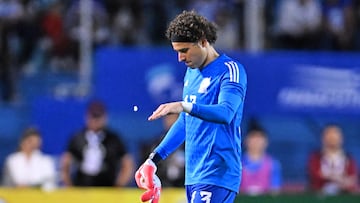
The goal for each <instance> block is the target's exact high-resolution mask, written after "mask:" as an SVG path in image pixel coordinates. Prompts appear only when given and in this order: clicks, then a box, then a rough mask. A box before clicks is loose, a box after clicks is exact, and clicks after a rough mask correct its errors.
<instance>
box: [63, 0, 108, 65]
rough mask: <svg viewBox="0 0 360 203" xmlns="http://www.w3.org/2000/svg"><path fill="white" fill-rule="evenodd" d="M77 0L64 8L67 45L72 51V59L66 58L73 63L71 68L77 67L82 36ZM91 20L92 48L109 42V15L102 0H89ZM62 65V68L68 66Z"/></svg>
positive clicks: (78, 2)
mask: <svg viewBox="0 0 360 203" xmlns="http://www.w3.org/2000/svg"><path fill="white" fill-rule="evenodd" d="M80 2H81V1H79V0H75V1H73V2H72V4H71V5H70V6H69V8H67V9H66V10H65V12H66V13H65V15H64V28H65V32H66V33H67V35H68V37H69V46H70V49H69V50H71V51H72V52H71V54H72V58H71V59H72V60H73V61H71V60H68V62H69V64H72V65H73V68H77V67H78V66H77V64H78V62H79V58H80V53H79V50H80V48H79V47H80V39H81V38H82V37H83V35H82V33H81V32H82V31H81V26H82V25H81V24H80V23H81V22H80V21H81V20H80V19H81V13H80V12H81V9H80ZM90 3H91V9H92V11H91V20H92V33H91V37H90V38H91V39H90V40H92V44H93V47H94V48H97V47H99V46H101V45H106V44H108V43H109V42H110V25H109V15H108V12H107V10H106V9H105V6H104V4H103V2H102V1H97V0H91V1H90ZM69 64H68V65H66V66H63V67H64V68H66V67H68V66H69Z"/></svg>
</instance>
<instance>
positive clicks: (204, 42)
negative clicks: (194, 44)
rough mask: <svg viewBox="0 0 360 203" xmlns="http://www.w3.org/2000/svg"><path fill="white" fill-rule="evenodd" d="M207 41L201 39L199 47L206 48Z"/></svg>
mask: <svg viewBox="0 0 360 203" xmlns="http://www.w3.org/2000/svg"><path fill="white" fill-rule="evenodd" d="M207 43H208V41H207V40H206V39H205V38H202V39H201V41H200V44H201V47H206V45H207Z"/></svg>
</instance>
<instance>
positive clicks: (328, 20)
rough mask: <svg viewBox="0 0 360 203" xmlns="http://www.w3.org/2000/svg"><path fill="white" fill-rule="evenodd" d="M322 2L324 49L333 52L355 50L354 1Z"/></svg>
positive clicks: (333, 0)
mask: <svg viewBox="0 0 360 203" xmlns="http://www.w3.org/2000/svg"><path fill="white" fill-rule="evenodd" d="M322 2H323V3H322V10H323V29H322V31H323V34H322V39H323V45H322V48H325V49H331V50H351V49H353V48H354V47H353V46H354V33H355V15H354V7H353V2H352V0H324V1H322Z"/></svg>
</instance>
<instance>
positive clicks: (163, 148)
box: [154, 113, 185, 160]
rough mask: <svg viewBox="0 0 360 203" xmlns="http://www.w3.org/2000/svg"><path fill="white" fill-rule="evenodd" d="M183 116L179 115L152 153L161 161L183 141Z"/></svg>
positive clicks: (183, 114) (182, 114)
mask: <svg viewBox="0 0 360 203" xmlns="http://www.w3.org/2000/svg"><path fill="white" fill-rule="evenodd" d="M184 116H185V113H180V115H179V118H178V119H177V120H176V121H175V123H174V124H173V125H172V126H171V128H170V130H169V131H168V132H167V133H166V135H165V137H164V139H163V140H162V141H161V142H160V144H159V145H158V146H157V147H156V148H155V150H154V152H156V153H158V154H159V155H160V157H161V158H162V159H163V160H164V159H166V157H168V156H169V155H170V154H171V153H172V152H173V151H175V150H176V149H177V148H178V147H179V146H180V145H181V144H182V143H183V142H184V140H185V117H184Z"/></svg>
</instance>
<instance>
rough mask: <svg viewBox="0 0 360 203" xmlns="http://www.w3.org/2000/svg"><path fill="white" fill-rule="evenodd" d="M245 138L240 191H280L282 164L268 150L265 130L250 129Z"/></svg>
mask: <svg viewBox="0 0 360 203" xmlns="http://www.w3.org/2000/svg"><path fill="white" fill-rule="evenodd" d="M245 139H246V140H245V146H246V147H245V149H246V151H245V153H244V155H243V157H242V164H243V172H242V180H241V186H240V193H243V194H249V195H259V194H266V193H273V194H274V193H279V192H280V190H281V186H282V174H281V164H280V162H279V161H277V160H276V159H274V158H273V157H272V156H271V155H269V154H268V153H267V152H266V149H267V146H268V139H267V135H266V133H265V131H264V130H262V129H261V128H254V129H250V131H249V132H248V134H247V136H246V138H245Z"/></svg>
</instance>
